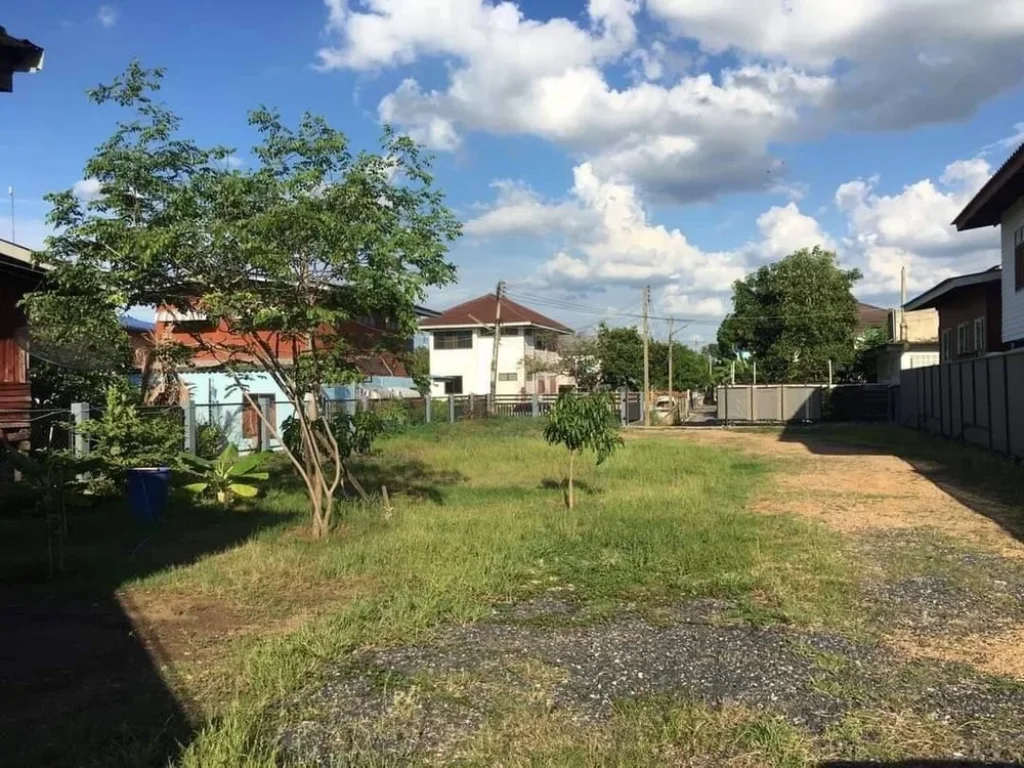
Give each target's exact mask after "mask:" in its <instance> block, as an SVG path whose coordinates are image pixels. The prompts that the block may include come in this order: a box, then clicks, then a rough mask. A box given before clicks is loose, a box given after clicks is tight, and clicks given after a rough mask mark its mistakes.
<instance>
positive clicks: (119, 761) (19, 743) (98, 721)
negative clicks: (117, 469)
mask: <svg viewBox="0 0 1024 768" xmlns="http://www.w3.org/2000/svg"><path fill="white" fill-rule="evenodd" d="M0 506H2V505H0ZM2 511H3V515H2V516H0V622H2V626H3V629H2V631H0V689H2V690H3V695H2V696H0V744H3V747H2V753H3V759H2V763H3V765H5V766H42V765H45V766H112V765H118V766H150V765H153V766H156V765H160V766H163V765H166V764H168V762H173V761H174V760H175V758H176V757H177V756H178V755H179V754H180V751H181V750H182V749H183V748H184V747H185V746H186V745H187V744H188V742H189V741H190V739H191V737H192V734H193V733H194V731H195V728H197V727H198V726H200V725H201V723H196V722H193V720H192V718H191V717H190V713H189V711H188V710H189V706H188V702H184V701H181V700H180V699H179V698H178V695H176V693H175V692H174V691H172V690H171V689H170V688H169V686H168V685H167V683H166V682H165V680H164V677H163V676H162V674H161V667H163V666H165V664H166V662H167V659H166V657H165V654H164V652H163V650H162V649H161V648H160V647H158V646H157V645H156V644H155V643H154V642H152V641H150V642H146V641H144V640H143V639H142V632H141V631H140V628H139V627H136V626H134V625H133V622H132V619H131V618H130V617H129V615H128V613H127V612H126V610H125V608H124V606H123V605H122V600H121V599H119V596H118V591H119V590H120V589H121V588H122V587H123V586H124V585H125V584H126V583H128V582H130V581H132V580H134V579H138V578H142V577H145V576H147V575H150V574H153V573H156V572H158V571H162V570H165V569H167V568H170V567H174V566H183V565H187V564H189V563H192V562H194V561H196V560H197V559H199V558H201V557H204V556H206V555H209V554H211V553H215V552H218V551H222V550H225V549H229V548H231V547H235V546H237V545H238V544H239V543H241V542H243V541H245V540H246V539H248V538H249V537H251V536H253V535H254V534H256V533H257V532H259V531H261V530H265V529H268V528H272V527H276V526H280V525H282V524H285V523H288V522H290V520H291V518H290V516H289V515H287V514H270V513H267V512H261V511H259V510H258V509H249V510H240V509H236V510H227V511H222V510H214V509H209V508H203V509H197V508H195V507H193V506H192V505H191V503H190V500H188V499H185V498H178V497H177V496H175V497H173V498H172V502H171V505H170V506H169V509H168V513H167V515H166V517H165V519H164V520H163V521H161V522H160V523H159V524H157V525H154V526H143V525H141V524H139V523H137V522H135V521H134V520H133V519H132V518H131V516H130V515H129V513H128V511H127V510H126V509H125V508H124V505H123V504H120V503H111V504H106V505H102V506H98V507H96V508H92V509H85V510H78V511H76V512H75V513H73V515H72V516H71V517H70V519H69V526H68V527H69V531H68V537H67V545H66V552H65V568H64V571H63V573H60V574H57V575H56V576H54V577H52V578H51V577H50V576H49V575H48V569H47V564H46V563H47V555H46V536H45V529H44V528H43V523H42V521H41V520H39V519H38V518H36V517H33V516H23V515H17V514H15V513H14V512H13V511H12V510H11V508H10V506H9V505H8V506H4V507H3V510H2Z"/></svg>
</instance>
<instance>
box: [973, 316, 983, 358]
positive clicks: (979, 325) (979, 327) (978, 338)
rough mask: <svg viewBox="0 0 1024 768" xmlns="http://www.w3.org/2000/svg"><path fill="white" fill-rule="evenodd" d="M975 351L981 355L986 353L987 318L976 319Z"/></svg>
mask: <svg viewBox="0 0 1024 768" xmlns="http://www.w3.org/2000/svg"><path fill="white" fill-rule="evenodd" d="M974 351H975V352H977V353H978V354H981V353H982V352H984V351H985V318H984V317H976V318H974Z"/></svg>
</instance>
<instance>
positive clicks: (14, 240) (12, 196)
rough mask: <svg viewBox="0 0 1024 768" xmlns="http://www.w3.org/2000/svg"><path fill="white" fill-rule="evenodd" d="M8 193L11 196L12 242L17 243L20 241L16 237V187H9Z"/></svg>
mask: <svg viewBox="0 0 1024 768" xmlns="http://www.w3.org/2000/svg"><path fill="white" fill-rule="evenodd" d="M7 194H8V195H10V196H11V242H12V243H17V242H18V241H17V239H16V238H15V237H14V187H8V188H7Z"/></svg>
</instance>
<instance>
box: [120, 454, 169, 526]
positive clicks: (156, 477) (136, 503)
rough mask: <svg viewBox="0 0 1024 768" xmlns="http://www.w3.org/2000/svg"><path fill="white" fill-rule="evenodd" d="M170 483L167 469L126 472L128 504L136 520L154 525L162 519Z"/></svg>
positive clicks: (151, 468)
mask: <svg viewBox="0 0 1024 768" xmlns="http://www.w3.org/2000/svg"><path fill="white" fill-rule="evenodd" d="M170 482H171V470H170V469H169V468H167V467H141V468H138V469H129V470H128V504H129V505H130V506H131V510H132V514H133V515H134V516H135V518H136V519H137V520H139V521H140V522H143V523H155V522H156V521H157V520H159V519H160V518H161V517H163V514H164V510H165V509H167V489H168V486H169V485H170Z"/></svg>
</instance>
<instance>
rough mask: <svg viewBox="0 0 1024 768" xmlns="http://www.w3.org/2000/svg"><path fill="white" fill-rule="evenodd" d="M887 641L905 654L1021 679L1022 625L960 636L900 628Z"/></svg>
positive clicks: (1023, 664)
mask: <svg viewBox="0 0 1024 768" xmlns="http://www.w3.org/2000/svg"><path fill="white" fill-rule="evenodd" d="M887 642H888V644H889V645H890V646H891V647H892V648H894V649H895V650H896V652H897V653H899V654H900V655H902V656H905V657H907V658H911V659H932V660H938V661H946V662H953V663H957V664H967V665H969V666H971V667H974V668H975V669H977V670H980V671H982V672H986V673H988V674H990V675H998V676H1001V677H1009V678H1012V679H1014V680H1017V681H1020V682H1024V627H1015V628H1013V629H1010V630H1006V631H1004V632H997V633H990V634H974V635H968V636H966V637H963V638H952V637H946V636H938V637H935V636H923V635H920V634H910V633H907V632H901V633H897V634H893V635H891V636H890V637H889V638H888V640H887Z"/></svg>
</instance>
